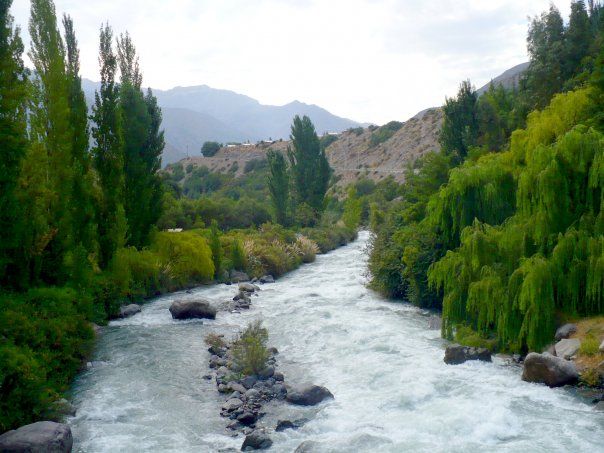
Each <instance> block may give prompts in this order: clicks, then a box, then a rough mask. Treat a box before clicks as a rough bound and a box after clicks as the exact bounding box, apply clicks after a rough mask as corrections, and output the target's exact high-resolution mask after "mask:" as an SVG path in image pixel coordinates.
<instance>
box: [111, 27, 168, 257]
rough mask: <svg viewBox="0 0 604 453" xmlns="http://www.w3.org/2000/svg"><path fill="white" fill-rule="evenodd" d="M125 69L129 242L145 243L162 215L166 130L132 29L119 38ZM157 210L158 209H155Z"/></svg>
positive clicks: (123, 99) (122, 102)
mask: <svg viewBox="0 0 604 453" xmlns="http://www.w3.org/2000/svg"><path fill="white" fill-rule="evenodd" d="M117 51H118V62H119V66H120V73H121V85H120V110H121V117H122V133H123V138H124V209H125V213H126V219H127V221H128V244H130V245H133V246H135V247H142V246H144V245H146V244H148V242H149V232H150V230H151V228H152V226H153V225H154V224H155V223H156V222H157V219H158V218H159V214H160V213H159V212H157V210H158V209H159V207H160V204H161V203H160V200H161V190H160V188H161V184H160V183H159V176H158V172H159V170H160V168H161V153H162V151H163V147H164V143H163V132H160V130H159V127H160V125H161V110H160V109H159V107H158V105H157V101H156V99H155V97H154V96H153V93H152V92H151V91H150V90H149V91H148V92H147V96H145V95H144V94H143V92H142V91H141V84H142V80H143V77H142V74H141V72H140V69H139V64H138V57H137V55H136V49H135V48H134V44H133V43H132V39H131V38H130V35H129V34H128V33H126V34H124V35H121V36H120V38H119V39H118V41H117ZM153 210H155V211H153Z"/></svg>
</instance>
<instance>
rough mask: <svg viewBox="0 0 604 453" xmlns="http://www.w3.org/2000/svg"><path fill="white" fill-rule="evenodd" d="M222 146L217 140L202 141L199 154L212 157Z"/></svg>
mask: <svg viewBox="0 0 604 453" xmlns="http://www.w3.org/2000/svg"><path fill="white" fill-rule="evenodd" d="M220 148H222V144H221V143H218V142H204V144H203V145H202V146H201V154H203V157H212V156H214V155H216V153H217V152H218V151H220Z"/></svg>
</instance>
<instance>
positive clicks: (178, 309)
mask: <svg viewBox="0 0 604 453" xmlns="http://www.w3.org/2000/svg"><path fill="white" fill-rule="evenodd" d="M170 313H172V317H173V318H174V319H198V318H205V319H216V309H215V308H214V307H212V306H211V305H210V303H209V302H208V301H207V300H177V301H174V302H173V303H172V305H171V306H170Z"/></svg>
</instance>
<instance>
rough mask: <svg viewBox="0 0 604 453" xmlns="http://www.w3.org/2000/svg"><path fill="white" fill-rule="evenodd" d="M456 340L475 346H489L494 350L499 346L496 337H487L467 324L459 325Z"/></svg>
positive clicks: (464, 344)
mask: <svg viewBox="0 0 604 453" xmlns="http://www.w3.org/2000/svg"><path fill="white" fill-rule="evenodd" d="M455 342H457V343H459V344H461V345H463V346H470V347H473V348H487V349H488V350H490V351H494V350H495V348H496V346H497V340H496V339H492V338H485V337H483V336H481V335H480V334H479V333H478V332H476V331H474V330H472V329H471V328H470V327H467V326H459V327H457V330H456V332H455Z"/></svg>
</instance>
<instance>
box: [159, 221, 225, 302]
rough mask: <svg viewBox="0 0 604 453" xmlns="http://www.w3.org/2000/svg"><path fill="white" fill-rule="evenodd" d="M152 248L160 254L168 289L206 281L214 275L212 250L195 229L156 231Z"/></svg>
mask: <svg viewBox="0 0 604 453" xmlns="http://www.w3.org/2000/svg"><path fill="white" fill-rule="evenodd" d="M152 248H153V250H154V251H155V252H157V254H158V257H159V262H160V266H161V272H162V278H163V280H164V286H165V287H167V288H168V289H169V290H171V289H176V288H183V287H185V286H187V285H190V284H194V283H205V282H208V281H210V280H211V279H212V277H213V275H214V263H213V262H212V251H211V250H210V247H209V246H208V243H207V242H206V240H205V239H204V238H203V237H201V236H199V235H197V234H195V233H190V232H182V233H157V235H156V238H155V241H154V243H153V245H152Z"/></svg>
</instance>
